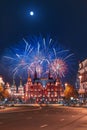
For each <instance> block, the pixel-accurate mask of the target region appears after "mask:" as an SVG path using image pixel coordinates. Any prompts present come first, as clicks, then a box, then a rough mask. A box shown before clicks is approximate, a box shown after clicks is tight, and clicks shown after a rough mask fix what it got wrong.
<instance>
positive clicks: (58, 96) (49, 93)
mask: <svg viewBox="0 0 87 130" xmlns="http://www.w3.org/2000/svg"><path fill="white" fill-rule="evenodd" d="M24 95H25V101H26V102H30V103H58V101H59V100H62V99H63V97H64V89H63V87H62V83H61V81H60V79H59V78H57V79H56V80H54V79H52V78H41V79H38V78H35V79H34V81H32V79H31V78H30V77H28V80H27V83H26V85H25V94H24Z"/></svg>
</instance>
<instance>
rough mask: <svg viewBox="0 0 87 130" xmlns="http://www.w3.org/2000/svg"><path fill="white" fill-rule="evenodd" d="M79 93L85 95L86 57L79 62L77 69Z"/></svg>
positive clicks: (86, 86) (86, 89)
mask: <svg viewBox="0 0 87 130" xmlns="http://www.w3.org/2000/svg"><path fill="white" fill-rule="evenodd" d="M78 79H79V86H80V87H79V90H78V92H79V94H80V95H82V96H85V97H87V59H86V60H84V61H82V62H81V63H80V64H79V69H78Z"/></svg>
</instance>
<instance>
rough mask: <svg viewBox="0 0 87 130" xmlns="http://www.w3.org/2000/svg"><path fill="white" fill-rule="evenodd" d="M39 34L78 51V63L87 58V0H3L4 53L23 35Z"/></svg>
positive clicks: (0, 44) (0, 43)
mask: <svg viewBox="0 0 87 130" xmlns="http://www.w3.org/2000/svg"><path fill="white" fill-rule="evenodd" d="M30 10H33V11H34V13H35V14H34V16H33V17H32V16H30V15H29V11H30ZM39 34H42V36H44V37H45V36H46V35H47V34H50V35H51V37H52V38H56V39H57V40H58V41H59V43H61V44H62V45H64V46H65V47H67V48H69V49H70V50H71V51H72V52H73V53H74V54H75V57H76V59H77V62H78V61H82V60H84V59H85V58H87V1H86V0H36V1H35V0H31V1H30V0H0V54H1V55H3V53H4V50H5V48H8V47H10V46H12V44H15V43H17V42H18V41H20V40H21V39H22V38H23V37H26V36H29V35H36V36H38V35H39Z"/></svg>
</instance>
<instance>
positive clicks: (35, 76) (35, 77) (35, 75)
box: [34, 68, 37, 79]
mask: <svg viewBox="0 0 87 130" xmlns="http://www.w3.org/2000/svg"><path fill="white" fill-rule="evenodd" d="M34 79H37V71H36V68H35V74H34Z"/></svg>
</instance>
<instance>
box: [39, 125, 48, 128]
mask: <svg viewBox="0 0 87 130" xmlns="http://www.w3.org/2000/svg"><path fill="white" fill-rule="evenodd" d="M47 126H48V125H47V124H44V125H41V126H40V127H41V128H44V127H47Z"/></svg>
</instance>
